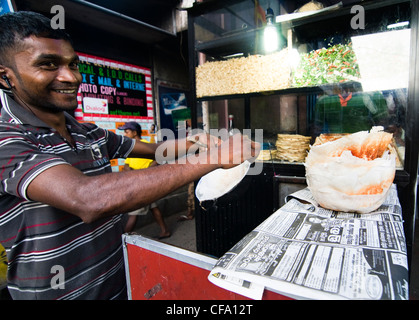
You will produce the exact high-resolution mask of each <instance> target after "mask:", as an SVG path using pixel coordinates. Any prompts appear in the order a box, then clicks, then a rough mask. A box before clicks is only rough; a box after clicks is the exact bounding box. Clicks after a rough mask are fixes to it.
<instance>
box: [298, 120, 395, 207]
mask: <svg viewBox="0 0 419 320" xmlns="http://www.w3.org/2000/svg"><path fill="white" fill-rule="evenodd" d="M392 138H393V135H392V134H391V133H387V132H384V131H383V128H382V127H373V128H372V129H371V130H370V131H369V132H368V131H360V132H356V133H353V134H348V135H341V136H335V137H330V136H329V137H328V136H323V137H321V138H320V139H319V140H317V141H316V142H315V143H314V144H313V146H311V148H310V151H309V153H308V155H307V158H306V159H305V164H304V165H305V167H306V179H307V185H308V187H309V189H310V191H311V193H312V195H313V197H314V199H315V200H316V201H317V203H318V204H319V205H320V206H322V207H324V208H326V209H331V210H335V211H343V212H358V213H369V212H372V211H374V210H376V209H378V208H379V207H380V206H381V204H382V203H383V202H384V200H385V199H386V197H387V194H388V191H389V189H390V187H391V185H392V183H393V180H394V176H395V170H396V169H395V168H396V156H395V155H394V154H393V153H390V152H389V145H390V144H391V141H392ZM322 139H323V141H322Z"/></svg>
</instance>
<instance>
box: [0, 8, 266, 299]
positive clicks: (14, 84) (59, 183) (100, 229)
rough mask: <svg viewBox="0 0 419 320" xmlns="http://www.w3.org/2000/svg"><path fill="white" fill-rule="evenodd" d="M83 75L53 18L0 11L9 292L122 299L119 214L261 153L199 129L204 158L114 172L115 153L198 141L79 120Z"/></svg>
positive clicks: (2, 196) (2, 214)
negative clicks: (145, 137)
mask: <svg viewBox="0 0 419 320" xmlns="http://www.w3.org/2000/svg"><path fill="white" fill-rule="evenodd" d="M80 82H81V75H80V73H79V71H78V58H77V55H76V54H75V51H74V49H73V46H72V44H71V40H70V38H69V36H68V35H67V34H65V33H64V32H63V31H62V30H59V29H57V30H54V29H52V28H51V26H50V20H49V19H47V18H45V17H44V16H42V15H40V14H36V13H31V12H17V13H10V14H6V15H2V16H0V84H1V85H2V86H3V87H4V88H5V90H0V97H1V104H2V110H1V121H0V181H1V185H0V243H2V245H3V246H4V247H5V248H6V252H7V258H8V288H9V292H10V294H11V296H12V298H13V299H125V298H126V281H125V274H124V262H123V254H122V243H121V234H122V232H123V227H124V226H123V223H122V220H121V217H122V214H123V213H126V212H130V211H133V210H135V209H138V208H141V207H144V206H145V205H147V204H150V203H152V202H153V201H155V200H157V199H159V198H162V197H164V196H165V195H167V194H168V193H170V192H172V191H174V190H176V189H178V188H179V187H181V186H183V185H186V184H188V183H190V182H191V181H195V180H196V179H198V178H200V177H201V176H202V175H204V174H206V173H208V172H210V171H212V170H214V169H216V168H220V167H222V168H230V167H232V166H234V165H235V164H233V159H237V156H239V158H240V159H241V161H244V160H246V158H249V157H250V155H251V154H252V155H253V156H257V154H258V150H259V145H258V144H255V143H254V142H251V141H249V140H248V139H245V138H243V137H241V138H240V141H241V144H240V145H237V144H230V143H227V142H220V141H218V140H217V139H214V138H213V137H210V136H207V135H203V134H202V135H199V136H196V137H195V138H196V139H197V140H198V139H199V140H200V142H201V143H205V144H206V145H207V146H208V148H207V150H206V151H204V152H200V153H199V155H198V159H199V160H200V161H194V163H190V162H186V163H184V162H183V164H180V163H176V162H174V163H171V164H165V165H160V166H157V167H153V168H148V169H144V170H133V171H128V172H118V173H112V170H111V166H110V160H111V159H115V158H126V157H128V156H129V157H137V158H151V159H154V157H155V154H156V151H157V150H162V149H158V148H163V149H164V150H167V154H175V155H183V154H185V153H186V152H187V151H188V150H189V148H190V149H193V150H192V152H194V151H195V150H196V149H197V147H196V148H194V146H193V142H190V141H186V140H183V141H173V140H172V141H166V142H163V143H160V144H152V143H149V144H146V143H142V142H136V141H135V140H132V139H129V138H127V137H124V136H121V135H116V134H114V133H112V132H109V131H106V130H104V129H101V128H99V127H97V126H96V125H93V124H90V123H85V124H80V123H78V122H77V121H76V120H75V119H74V118H72V117H71V116H70V115H69V114H68V113H67V112H68V111H72V110H74V109H75V108H76V106H77V91H78V87H79V85H80ZM231 141H232V140H231ZM242 148H243V149H247V150H251V151H252V152H242ZM222 153H223V154H227V155H228V156H229V157H228V158H229V161H227V163H225V164H221V163H219V162H220V160H219V159H221V157H220V155H221V154H222ZM245 155H246V156H245ZM223 159H224V158H223ZM139 195H140V196H139ZM57 279H58V283H57Z"/></svg>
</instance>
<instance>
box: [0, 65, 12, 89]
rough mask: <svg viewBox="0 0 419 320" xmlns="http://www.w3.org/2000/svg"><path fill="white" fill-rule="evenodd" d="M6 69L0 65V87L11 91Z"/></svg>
mask: <svg viewBox="0 0 419 320" xmlns="http://www.w3.org/2000/svg"><path fill="white" fill-rule="evenodd" d="M6 69H7V68H6V67H5V66H3V65H1V64H0V84H1V85H2V87H4V88H7V89H12V84H11V83H10V79H9V77H8V75H7V70H6Z"/></svg>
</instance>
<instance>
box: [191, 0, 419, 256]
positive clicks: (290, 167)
mask: <svg viewBox="0 0 419 320" xmlns="http://www.w3.org/2000/svg"><path fill="white" fill-rule="evenodd" d="M239 2H240V1H238V0H229V1H203V2H198V3H195V4H194V6H193V7H192V8H190V9H189V10H188V42H189V61H190V62H189V75H190V88H191V95H190V105H191V106H192V109H191V113H192V127H193V128H197V127H200V125H199V122H198V118H199V117H201V113H202V111H201V110H200V108H202V103H203V102H204V103H205V102H207V101H215V100H222V99H225V100H227V101H228V100H229V99H243V100H244V118H245V119H244V128H246V129H250V123H251V111H250V109H251V107H250V99H252V98H254V97H260V96H266V95H292V94H296V95H299V94H307V93H315V92H321V91H324V89H325V86H319V87H302V88H294V87H292V88H286V89H281V90H273V91H269V92H252V93H246V94H228V95H222V96H205V97H197V95H196V67H197V66H198V65H199V52H205V53H211V54H212V55H217V54H218V55H220V54H222V55H226V54H229V53H233V52H234V50H235V49H234V48H236V47H237V46H240V45H241V44H242V45H243V44H246V41H250V40H249V39H252V38H253V37H254V36H255V33H257V32H259V31H260V30H258V29H255V30H250V31H249V30H246V31H245V32H243V33H236V34H234V35H231V36H228V37H225V38H222V39H216V40H213V41H208V42H204V43H198V42H196V41H195V36H196V34H195V32H196V30H195V20H196V19H197V18H198V17H199V16H201V15H204V14H208V13H211V12H214V11H216V10H219V9H221V8H223V7H226V6H229V5H232V4H237V3H239ZM351 2H352V4H351V5H350V6H344V7H342V8H339V9H338V10H334V11H331V12H324V13H321V14H318V15H315V16H310V17H306V18H302V19H298V20H297V21H293V22H289V23H288V27H289V28H290V29H295V28H297V29H298V28H304V27H305V26H306V27H307V26H311V27H312V26H314V25H316V26H319V27H320V28H327V23H328V22H330V21H343V22H342V23H348V21H349V20H348V19H349V18H350V17H351V16H350V12H351V8H352V6H353V5H356V4H360V5H362V6H363V8H364V9H365V11H366V12H368V10H377V9H380V8H384V9H383V10H387V9H386V8H390V7H391V6H393V5H397V4H402V5H410V11H411V17H410V32H411V36H410V57H409V69H410V72H409V80H408V88H407V91H408V95H407V109H406V116H405V124H404V125H405V128H404V130H405V141H404V142H405V158H404V165H403V168H401V169H398V170H396V177H395V180H394V182H395V183H396V184H397V188H398V193H399V198H400V202H401V205H402V210H403V217H404V230H405V235H406V243H407V248H408V257H409V263H410V261H411V255H412V247H413V243H414V231H415V220H416V201H417V200H416V191H417V176H418V153H419V62H418V60H417V58H418V57H419V56H418V54H419V43H418V41H417V39H418V37H419V30H418V26H419V0H412V1H407V0H384V1H365V2H359V1H351ZM312 29H313V28H312ZM228 48H231V50H230V51H229V50H228ZM326 86H327V85H326ZM204 129H205V128H204ZM263 177H264V179H265V184H266V188H267V189H269V190H270V191H269V192H271V190H273V192H272V194H273V199H272V203H273V205H272V207H269V209H266V210H268V211H267V212H265V213H264V214H262V215H261V216H262V217H263V216H264V215H265V216H267V215H269V214H271V213H272V212H269V210H271V209H272V210H275V209H277V208H278V207H279V205H280V200H281V199H279V197H280V196H279V194H278V185H279V184H281V183H286V184H304V183H305V178H304V177H305V168H304V165H303V164H291V163H289V164H287V163H272V162H270V161H268V162H265V163H264V170H263ZM267 177H272V179H271V181H269V182H266V181H267V180H266V179H267ZM233 192H234V191H233ZM247 196H248V195H247ZM256 202H257V201H256ZM197 204H198V203H197ZM228 205H231V203H230V204H228ZM197 210H198V213H197V215H198V216H199V215H200V213H199V211H200V208H199V204H198V209H197ZM255 210H258V209H257V205H256V208H255ZM203 219H205V217H204V218H203ZM200 223H201V222H200V218H197V224H198V225H199V224H200ZM254 223H258V222H254ZM254 227H255V225H252V226H251V225H249V226H248V231H250V230H252V229H253V228H254ZM214 228H215V229H217V228H223V226H221V225H219V226H213V229H214ZM248 231H245V230H241V233H240V235H241V234H243V232H248ZM199 232H202V233H204V232H211V231H210V230H206V231H205V230H201V231H199ZM240 235H238V237H239V236H240ZM198 238H200V236H198ZM201 238H202V237H201ZM218 241H223V239H218ZM226 246H228V244H226ZM201 247H202V246H201ZM203 247H205V246H203ZM199 248H200V246H199V245H198V250H199ZM206 253H209V254H213V252H206Z"/></svg>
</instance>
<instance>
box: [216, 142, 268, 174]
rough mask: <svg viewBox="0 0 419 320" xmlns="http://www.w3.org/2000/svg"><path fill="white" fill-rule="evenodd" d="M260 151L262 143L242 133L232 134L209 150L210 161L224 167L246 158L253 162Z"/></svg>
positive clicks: (234, 164)
mask: <svg viewBox="0 0 419 320" xmlns="http://www.w3.org/2000/svg"><path fill="white" fill-rule="evenodd" d="M214 150H216V152H214ZM259 152H260V144H259V143H257V142H254V141H251V140H250V139H249V138H248V137H247V136H243V135H241V134H235V135H233V136H230V137H229V138H228V139H227V140H224V141H222V142H221V143H220V144H219V146H218V147H215V148H214V147H213V148H209V150H208V153H209V158H210V163H218V164H219V165H220V166H221V167H222V168H224V169H228V168H232V167H234V166H236V165H238V164H240V163H242V162H244V161H245V160H249V161H250V162H253V161H254V160H255V159H256V157H257V156H258V155H259Z"/></svg>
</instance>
